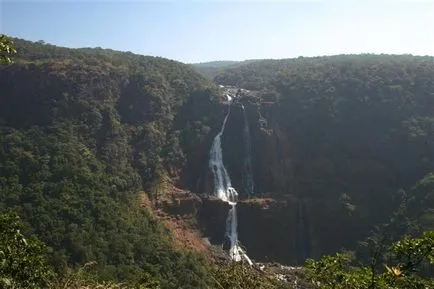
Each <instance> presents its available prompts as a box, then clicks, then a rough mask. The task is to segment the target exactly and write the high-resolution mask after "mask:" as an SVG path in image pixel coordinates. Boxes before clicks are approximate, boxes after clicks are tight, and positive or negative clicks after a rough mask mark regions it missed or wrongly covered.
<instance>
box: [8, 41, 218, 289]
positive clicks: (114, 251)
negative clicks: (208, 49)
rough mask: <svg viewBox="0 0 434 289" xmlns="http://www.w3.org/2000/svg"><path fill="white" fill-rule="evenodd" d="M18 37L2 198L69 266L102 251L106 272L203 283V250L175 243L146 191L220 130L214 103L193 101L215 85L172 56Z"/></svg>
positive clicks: (111, 276)
mask: <svg viewBox="0 0 434 289" xmlns="http://www.w3.org/2000/svg"><path fill="white" fill-rule="evenodd" d="M14 42H15V47H16V50H17V56H16V57H15V59H14V62H15V63H14V64H13V65H10V66H1V67H0V118H1V120H0V131H1V133H0V143H1V147H0V208H1V209H2V210H4V209H15V210H16V211H17V212H18V213H19V215H20V216H22V218H23V220H24V221H25V222H26V223H27V224H28V225H30V226H29V227H28V230H29V231H30V232H31V233H35V234H36V235H37V236H38V237H39V238H40V239H41V240H42V241H43V242H44V243H45V244H47V246H48V248H49V250H50V255H49V261H50V263H51V264H52V265H53V266H54V268H56V270H57V271H59V272H61V273H62V272H63V273H64V272H66V270H67V268H69V267H75V266H78V265H82V264H84V263H86V262H90V261H96V262H97V265H96V267H97V271H98V276H99V277H100V278H101V279H104V280H130V281H131V280H136V279H137V278H139V277H140V276H142V273H143V271H144V270H147V271H148V272H151V271H152V274H153V275H154V276H156V277H157V278H158V280H159V281H160V282H161V284H162V287H163V288H199V287H202V285H200V284H203V282H205V277H204V275H205V273H204V270H205V269H204V266H205V265H206V264H205V262H204V261H203V260H201V259H203V258H202V257H200V256H197V255H194V254H190V253H188V254H187V253H184V252H181V251H179V250H175V249H174V248H173V246H172V243H171V240H170V238H171V237H170V234H169V233H168V231H167V229H166V228H165V227H163V226H162V225H161V224H160V223H159V222H156V221H155V219H154V218H153V217H152V216H151V215H150V214H149V212H148V211H147V210H145V209H143V208H140V206H139V205H140V202H139V198H140V194H143V193H146V194H148V195H149V196H150V197H151V198H152V199H155V195H156V194H157V193H156V192H157V190H158V185H159V184H160V182H161V180H162V179H163V176H164V175H166V174H167V175H168V176H169V177H171V178H172V179H173V180H174V181H175V180H177V179H179V178H180V177H181V175H180V172H181V170H182V169H183V168H185V167H186V166H187V164H188V162H189V161H190V160H189V156H190V155H193V153H192V151H194V150H195V146H194V144H196V143H201V141H200V140H201V138H203V137H204V136H203V135H204V134H205V133H206V132H209V131H210V130H211V129H212V128H213V115H212V114H211V113H210V111H212V110H211V109H210V110H207V112H206V113H201V112H200V111H199V112H195V111H192V108H191V103H195V104H196V105H197V106H203V107H204V108H205V109H206V108H207V106H210V105H212V103H213V101H214V100H213V98H215V93H214V88H213V85H212V84H211V83H210V82H208V81H206V80H205V79H204V78H203V77H201V76H200V75H199V74H198V73H196V72H195V71H194V70H193V69H192V68H190V67H189V66H187V65H184V64H181V63H177V62H175V61H171V60H167V59H162V58H154V57H145V56H138V55H133V54H131V53H120V52H115V51H110V50H103V49H78V50H74V49H67V48H60V47H56V46H54V45H49V44H43V43H31V42H27V41H23V40H19V39H15V41H14ZM214 111H215V114H216V115H217V117H218V116H219V110H218V107H217V110H216V109H214ZM180 128H182V130H180ZM203 132H204V133H203ZM146 268H148V269H146ZM149 268H150V269H149ZM174 268H176V270H175V269H174ZM182 286H184V287H182Z"/></svg>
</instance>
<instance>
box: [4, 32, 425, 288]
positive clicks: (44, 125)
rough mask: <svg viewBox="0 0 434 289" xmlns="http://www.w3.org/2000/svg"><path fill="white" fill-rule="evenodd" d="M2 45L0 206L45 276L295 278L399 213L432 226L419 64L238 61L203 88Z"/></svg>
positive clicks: (92, 58)
mask: <svg viewBox="0 0 434 289" xmlns="http://www.w3.org/2000/svg"><path fill="white" fill-rule="evenodd" d="M14 41H15V43H16V46H17V58H16V60H15V63H14V64H13V65H10V66H4V67H0V132H1V133H0V141H1V146H0V207H1V209H2V210H6V209H14V210H15V211H17V212H18V213H19V215H20V216H21V217H22V219H23V220H24V221H25V223H26V224H27V226H28V231H30V232H32V233H34V234H35V235H37V236H38V237H39V238H40V239H41V240H42V241H43V242H44V243H45V244H46V245H47V246H48V247H49V252H50V254H49V260H50V262H51V264H52V265H53V267H54V268H56V270H57V271H59V272H68V270H69V268H75V267H77V266H80V265H81V264H85V263H86V262H91V261H96V262H97V264H98V265H97V268H96V269H95V271H96V272H97V273H98V275H99V276H102V277H101V278H102V279H104V280H130V281H131V280H137V279H138V278H141V277H142V276H143V272H146V273H149V274H151V275H152V276H153V277H155V278H156V279H157V280H158V281H159V282H160V284H162V285H161V288H182V285H183V284H189V286H190V287H187V288H206V287H205V285H204V284H205V283H206V281H207V280H208V277H207V275H206V274H207V273H206V272H207V271H206V269H204V268H206V264H208V263H207V262H210V263H212V262H213V260H215V259H216V258H214V255H213V253H212V252H211V251H212V250H213V249H215V247H223V248H224V249H225V250H226V249H228V250H227V251H229V254H228V255H229V256H231V257H232V259H234V260H245V261H246V262H247V263H250V262H269V263H272V262H279V263H281V264H284V265H291V266H299V265H303V264H304V261H305V259H306V258H320V257H321V256H323V255H325V254H334V253H335V252H338V251H340V250H342V249H346V250H353V251H357V250H359V249H360V246H359V241H362V240H365V239H366V238H367V237H368V236H370V234H371V232H372V230H373V228H374V227H375V226H377V225H378V224H382V223H384V222H388V220H389V219H390V218H391V216H394V212H395V211H396V209H397V208H400V206H401V205H402V204H403V203H406V204H407V207H408V208H407V210H408V211H407V213H408V215H409V216H410V217H411V219H412V220H414V221H415V222H416V225H415V226H414V228H416V229H417V230H419V231H421V230H428V229H433V224H434V222H433V220H434V215H433V213H432V209H433V208H434V204H433V200H434V198H433V190H432V188H433V187H434V186H433V184H434V181H433V180H434V178H433V174H432V172H433V171H434V151H433V150H432V146H433V144H434V115H433V112H432V109H431V108H432V105H433V104H434V102H433V95H434V65H433V59H432V57H416V56H409V55H401V56H396V55H341V56H333V57H317V58H297V59H282V60H261V61H251V62H247V63H242V64H240V65H237V66H231V67H227V68H221V67H220V68H219V69H220V70H219V71H218V73H217V74H216V76H215V78H213V79H212V80H210V79H206V78H205V77H204V76H202V75H201V74H200V69H198V68H197V67H194V66H192V65H187V64H183V63H179V62H176V61H172V60H168V59H164V58H158V57H147V56H140V55H135V54H132V53H128V52H116V51H112V50H105V49H99V48H95V49H89V48H84V49H68V48H62V47H57V46H54V45H50V44H43V43H32V42H29V41H25V40H19V39H15V40H14ZM410 217H409V218H410ZM402 224H403V223H402ZM402 224H399V225H402ZM401 229H402V228H401V227H399V226H398V227H397V228H395V227H394V228H393V232H396V234H398V233H397V232H403V231H402V230H401ZM190 233H191V234H190ZM183 234H184V235H185V236H184V235H183ZM184 237H185V238H184ZM177 238H178V239H177ZM182 238H184V239H182ZM202 238H207V240H209V243H210V244H211V245H210V244H208V242H207V241H204V240H203V239H202ZM189 245H191V246H189ZM199 248H200V250H199ZM357 253H358V251H357ZM360 255H361V258H363V257H364V256H363V254H362V253H360ZM210 260H211V261H210Z"/></svg>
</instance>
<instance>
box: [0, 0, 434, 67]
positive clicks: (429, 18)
mask: <svg viewBox="0 0 434 289" xmlns="http://www.w3.org/2000/svg"><path fill="white" fill-rule="evenodd" d="M0 33H4V34H7V35H10V36H14V37H19V38H24V39H28V40H33V41H37V40H44V41H46V42H48V43H52V44H56V45H59V46H67V47H96V46H100V47H103V48H112V49H116V50H123V51H132V52H134V53H139V54H145V55H155V56H163V57H167V58H171V59H176V60H180V61H184V62H203V61H209V60H244V59H255V58H291V57H297V56H317V55H331V54H343V53H398V54H402V53H410V54H415V55H434V1H399V0H395V1H381V0H376V1H370V0H360V1H356V0H346V1H326V0H323V1H265V0H263V1H240V0H238V1H237V0H232V1H206V0H202V1H131V0H130V1H128V0H126V1H120V0H117V1H113V0H111V1H110V0H105V1H99V0H94V1H92V0H90V1H84V0H75V1H61V0H58V1H54V0H51V1H48V0H45V1H44V0H27V1H22V0H0Z"/></svg>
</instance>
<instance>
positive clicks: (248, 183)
mask: <svg viewBox="0 0 434 289" xmlns="http://www.w3.org/2000/svg"><path fill="white" fill-rule="evenodd" d="M241 109H242V110H243V115H244V128H243V139H244V169H243V174H242V184H243V189H244V193H245V194H247V195H249V196H250V195H252V194H253V190H254V186H255V183H254V182H253V177H252V146H251V141H250V129H249V122H248V120H247V114H246V109H245V108H244V105H242V104H241Z"/></svg>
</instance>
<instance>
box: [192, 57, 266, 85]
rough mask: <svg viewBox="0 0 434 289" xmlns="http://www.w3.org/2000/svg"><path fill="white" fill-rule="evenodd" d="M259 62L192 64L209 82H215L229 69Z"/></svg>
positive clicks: (253, 60)
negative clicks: (214, 80)
mask: <svg viewBox="0 0 434 289" xmlns="http://www.w3.org/2000/svg"><path fill="white" fill-rule="evenodd" d="M256 61H258V60H255V59H252V60H244V61H229V60H228V61H223V60H222V61H209V62H201V63H193V64H191V65H192V66H193V67H194V68H195V69H196V70H197V71H198V72H199V73H200V74H202V75H203V76H205V77H206V78H207V79H209V80H213V79H214V77H216V76H217V75H218V74H220V73H221V72H223V71H224V70H225V69H227V68H234V67H238V66H241V65H245V64H248V63H252V62H256Z"/></svg>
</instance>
